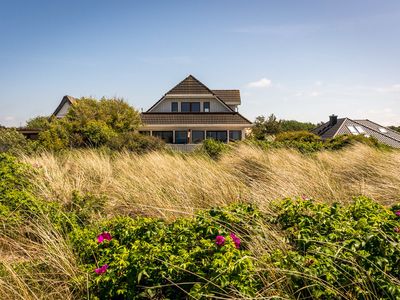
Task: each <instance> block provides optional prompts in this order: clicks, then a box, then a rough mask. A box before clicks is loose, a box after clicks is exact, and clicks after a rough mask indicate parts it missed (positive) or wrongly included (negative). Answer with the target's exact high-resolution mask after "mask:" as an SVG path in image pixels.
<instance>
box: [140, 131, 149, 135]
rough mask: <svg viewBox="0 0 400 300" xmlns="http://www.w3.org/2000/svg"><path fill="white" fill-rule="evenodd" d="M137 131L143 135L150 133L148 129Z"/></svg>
mask: <svg viewBox="0 0 400 300" xmlns="http://www.w3.org/2000/svg"><path fill="white" fill-rule="evenodd" d="M139 133H140V134H143V135H150V131H148V130H145V131H139Z"/></svg>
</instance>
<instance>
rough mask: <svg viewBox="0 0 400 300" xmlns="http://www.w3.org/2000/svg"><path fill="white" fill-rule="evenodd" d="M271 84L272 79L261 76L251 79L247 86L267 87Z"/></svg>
mask: <svg viewBox="0 0 400 300" xmlns="http://www.w3.org/2000/svg"><path fill="white" fill-rule="evenodd" d="M271 84H272V81H271V80H270V79H267V78H261V79H260V80H257V81H253V82H250V83H248V84H247V87H249V88H268V87H270V86H271Z"/></svg>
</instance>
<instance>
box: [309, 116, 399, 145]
mask: <svg viewBox="0 0 400 300" xmlns="http://www.w3.org/2000/svg"><path fill="white" fill-rule="evenodd" d="M312 132H313V133H314V134H316V135H319V136H320V137H321V138H322V139H331V138H334V137H337V136H339V135H342V134H348V135H358V134H362V135H364V136H366V137H370V136H372V137H374V138H376V139H377V140H378V141H379V142H381V143H383V144H386V145H389V146H391V147H394V148H400V134H399V133H398V132H396V131H394V130H392V129H390V128H388V127H385V126H382V125H379V124H378V123H375V122H372V121H370V120H352V119H349V118H340V119H338V117H337V116H335V115H332V116H330V117H329V121H328V122H326V123H324V124H322V125H320V126H318V127H317V128H315V129H314V130H312Z"/></svg>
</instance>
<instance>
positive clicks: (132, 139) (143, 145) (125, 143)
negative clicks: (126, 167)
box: [107, 132, 165, 153]
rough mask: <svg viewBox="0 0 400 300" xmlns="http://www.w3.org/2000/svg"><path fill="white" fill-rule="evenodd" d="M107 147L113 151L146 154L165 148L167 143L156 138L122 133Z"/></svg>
mask: <svg viewBox="0 0 400 300" xmlns="http://www.w3.org/2000/svg"><path fill="white" fill-rule="evenodd" d="M107 146H108V147H109V148H110V149H112V150H117V151H121V150H127V151H132V152H136V153H146V152H149V151H156V150H161V149H164V148H165V143H164V142H163V141H162V140H161V139H159V138H156V137H153V136H147V135H143V134H139V133H134V132H127V133H121V134H119V135H117V136H115V137H113V138H112V139H111V140H110V142H109V143H108V144H107Z"/></svg>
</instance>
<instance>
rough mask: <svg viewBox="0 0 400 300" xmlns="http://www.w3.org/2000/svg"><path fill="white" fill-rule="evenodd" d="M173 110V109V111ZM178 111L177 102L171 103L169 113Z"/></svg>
mask: <svg viewBox="0 0 400 300" xmlns="http://www.w3.org/2000/svg"><path fill="white" fill-rule="evenodd" d="M174 108H175V109H174ZM178 111H179V104H178V102H176V101H174V102H171V112H178Z"/></svg>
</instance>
